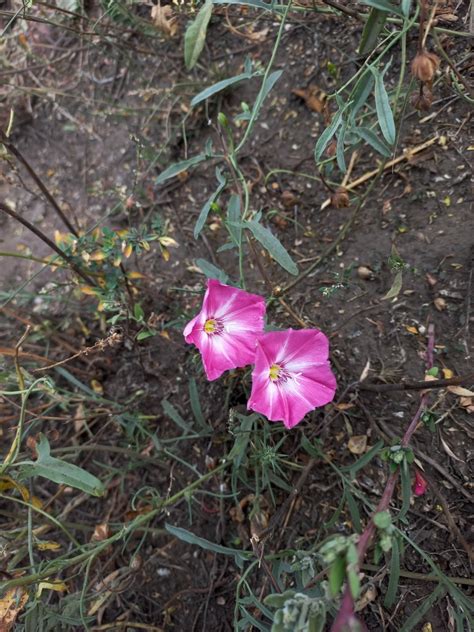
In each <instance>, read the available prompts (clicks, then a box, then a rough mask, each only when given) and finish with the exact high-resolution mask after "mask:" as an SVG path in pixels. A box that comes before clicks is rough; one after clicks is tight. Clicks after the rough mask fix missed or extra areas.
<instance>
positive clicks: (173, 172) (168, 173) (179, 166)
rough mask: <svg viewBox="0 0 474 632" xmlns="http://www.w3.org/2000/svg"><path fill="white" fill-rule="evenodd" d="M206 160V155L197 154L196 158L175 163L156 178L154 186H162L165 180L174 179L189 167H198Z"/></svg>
mask: <svg viewBox="0 0 474 632" xmlns="http://www.w3.org/2000/svg"><path fill="white" fill-rule="evenodd" d="M207 158H208V156H207V155H206V154H198V155H197V156H193V157H192V158H188V160H182V161H181V162H176V163H175V164H174V165H170V166H169V167H168V168H167V169H165V170H164V171H162V172H161V173H160V175H159V176H158V177H157V179H156V184H162V183H163V182H165V181H166V180H169V179H170V178H174V177H175V176H177V175H178V174H179V173H182V172H183V171H186V170H187V169H189V167H194V165H198V164H199V163H200V162H203V161H204V160H206V159H207Z"/></svg>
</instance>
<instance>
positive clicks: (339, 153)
mask: <svg viewBox="0 0 474 632" xmlns="http://www.w3.org/2000/svg"><path fill="white" fill-rule="evenodd" d="M346 130H347V122H346V121H344V122H343V124H342V125H341V129H340V130H339V134H338V137H337V143H336V161H337V166H338V167H339V169H340V170H341V171H342V173H346V171H347V167H346V159H345V158H344V139H345V137H346Z"/></svg>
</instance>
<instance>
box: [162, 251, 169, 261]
mask: <svg viewBox="0 0 474 632" xmlns="http://www.w3.org/2000/svg"><path fill="white" fill-rule="evenodd" d="M161 256H162V257H163V259H164V260H165V261H169V260H170V256H171V255H170V251H169V250H167V249H166V248H162V249H161Z"/></svg>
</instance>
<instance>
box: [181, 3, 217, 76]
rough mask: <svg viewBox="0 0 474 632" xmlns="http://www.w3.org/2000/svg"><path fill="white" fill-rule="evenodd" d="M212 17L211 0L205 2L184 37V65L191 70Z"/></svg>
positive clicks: (200, 50) (197, 57)
mask: <svg viewBox="0 0 474 632" xmlns="http://www.w3.org/2000/svg"><path fill="white" fill-rule="evenodd" d="M211 15H212V0H206V2H205V3H204V4H203V6H202V7H201V9H200V10H199V13H198V14H197V16H196V18H195V20H194V21H193V22H191V24H190V25H189V26H188V28H187V29H186V34H185V36H184V63H185V64H186V68H187V69H188V70H191V68H193V66H195V64H196V62H197V60H198V59H199V55H200V54H201V53H202V49H203V48H204V42H205V41H206V33H207V27H208V25H209V20H210V19H211Z"/></svg>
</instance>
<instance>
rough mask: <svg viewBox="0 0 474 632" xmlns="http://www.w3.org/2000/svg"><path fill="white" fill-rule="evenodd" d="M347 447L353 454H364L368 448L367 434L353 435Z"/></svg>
mask: <svg viewBox="0 0 474 632" xmlns="http://www.w3.org/2000/svg"><path fill="white" fill-rule="evenodd" d="M347 447H348V448H349V452H351V453H352V454H364V452H365V450H366V448H367V435H353V436H352V437H351V438H350V439H349V441H348V443H347Z"/></svg>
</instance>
